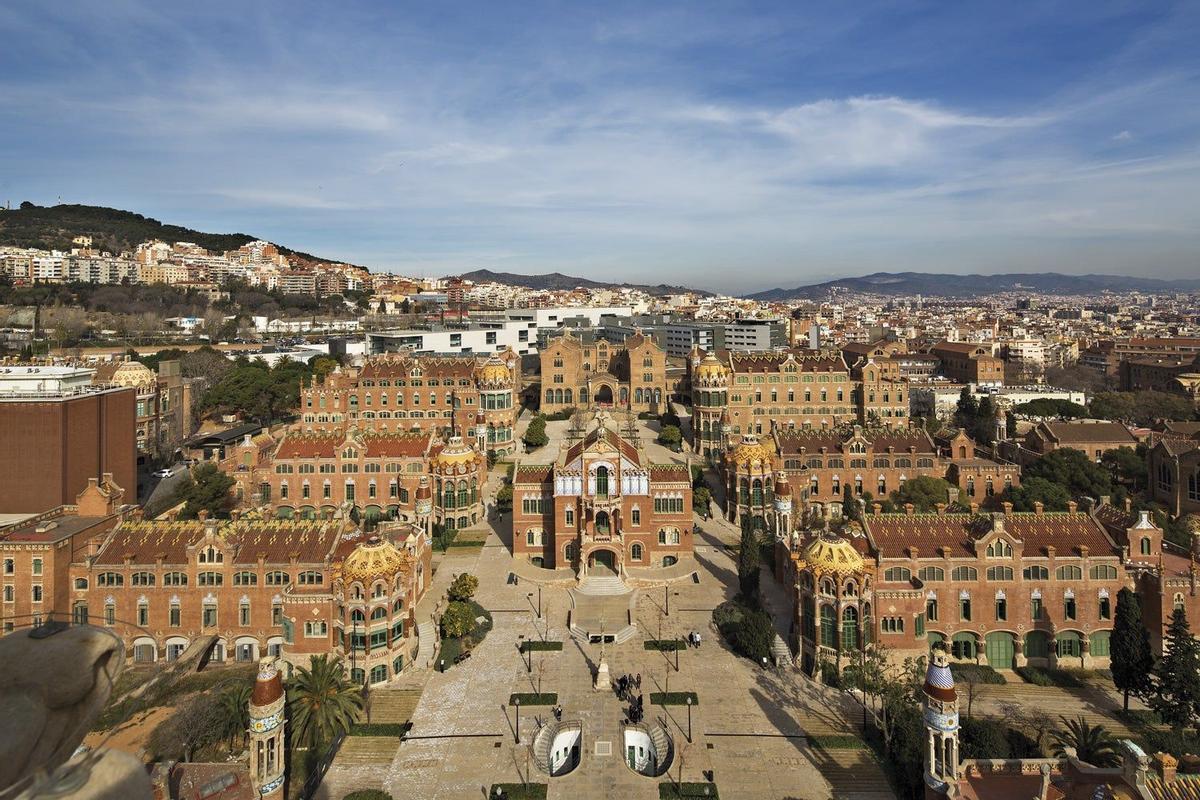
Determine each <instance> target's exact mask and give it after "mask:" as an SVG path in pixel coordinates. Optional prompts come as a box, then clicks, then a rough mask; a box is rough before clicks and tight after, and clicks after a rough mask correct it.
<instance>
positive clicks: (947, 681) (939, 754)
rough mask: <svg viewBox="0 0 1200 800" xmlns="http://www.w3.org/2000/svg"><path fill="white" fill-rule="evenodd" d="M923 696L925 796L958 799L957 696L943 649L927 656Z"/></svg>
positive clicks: (934, 649) (933, 799)
mask: <svg viewBox="0 0 1200 800" xmlns="http://www.w3.org/2000/svg"><path fill="white" fill-rule="evenodd" d="M924 695H925V714H924V718H925V735H926V746H925V797H926V798H928V800H941V798H950V797H958V796H959V789H958V777H959V775H958V693H957V692H956V691H955V690H954V676H953V675H952V674H951V673H950V660H949V658H948V657H947V656H946V650H945V648H944V647H940V646H937V645H935V646H934V647H933V649H932V650H931V651H930V653H929V668H928V669H927V670H926V671H925V688H924Z"/></svg>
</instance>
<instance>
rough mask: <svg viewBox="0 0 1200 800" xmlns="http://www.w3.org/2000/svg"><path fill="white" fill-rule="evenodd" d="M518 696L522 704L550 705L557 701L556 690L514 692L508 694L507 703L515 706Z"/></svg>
mask: <svg viewBox="0 0 1200 800" xmlns="http://www.w3.org/2000/svg"><path fill="white" fill-rule="evenodd" d="M518 697H519V698H521V705H523V706H552V705H554V704H555V703H557V702H558V692H542V693H541V694H538V693H537V692H514V693H513V694H510V695H509V696H508V704H509V705H510V706H515V705H516V704H517V702H516V701H517V698H518Z"/></svg>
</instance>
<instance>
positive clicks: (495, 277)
mask: <svg viewBox="0 0 1200 800" xmlns="http://www.w3.org/2000/svg"><path fill="white" fill-rule="evenodd" d="M458 277H460V278H462V279H463V280H467V281H473V282H475V283H502V284H504V285H505V286H521V287H524V288H526V289H538V290H545V291H553V290H566V291H570V290H571V289H576V288H583V289H617V288H621V287H624V288H628V289H638V290H640V291H643V292H645V293H646V294H650V295H656V296H661V295H667V294H680V293H681V292H695V293H696V294H698V295H701V296H704V297H711V296H712V292H706V291H703V290H701V289H689V288H687V287H686V286H670V285H668V284H665V283H660V284H657V285H654V286H650V285H648V284H644V283H606V282H604V281H594V280H591V279H589V278H576V277H573V276H571V275H563V274H562V273H561V272H551V273H548V274H546V275H519V274H517V273H515V272H492V271H491V270H490V269H477V270H475V271H474V272H466V273H463V274H462V275H459V276H458Z"/></svg>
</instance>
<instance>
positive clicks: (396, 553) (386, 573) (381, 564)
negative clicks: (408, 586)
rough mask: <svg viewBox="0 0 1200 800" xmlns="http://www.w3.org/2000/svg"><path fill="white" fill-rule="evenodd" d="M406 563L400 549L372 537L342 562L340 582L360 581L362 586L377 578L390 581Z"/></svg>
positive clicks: (383, 540) (376, 537) (384, 540)
mask: <svg viewBox="0 0 1200 800" xmlns="http://www.w3.org/2000/svg"><path fill="white" fill-rule="evenodd" d="M407 563H408V559H407V558H406V557H405V555H404V553H403V552H401V551H400V548H398V547H396V545H394V544H392V543H391V542H389V541H387V540H386V539H381V538H380V537H378V536H372V537H370V538H369V539H367V541H365V542H363V543H362V544H360V545H359V546H358V547H356V548H354V552H352V553H351V554H350V555H348V556H346V560H345V561H343V562H342V580H343V581H345V582H346V583H351V582H353V581H360V582H361V583H363V584H364V585H365V584H369V583H371V582H372V581H375V580H377V579H379V578H383V579H385V580H388V581H390V580H392V578H394V577H395V576H396V573H397V572H400V571H401V570H403V569H404V567H405V566H406V564H407Z"/></svg>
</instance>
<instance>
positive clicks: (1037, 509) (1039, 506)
mask: <svg viewBox="0 0 1200 800" xmlns="http://www.w3.org/2000/svg"><path fill="white" fill-rule="evenodd" d="M1045 510H1046V504H1045V503H1043V502H1042V501H1041V500H1034V501H1033V513H1035V514H1037V515H1038V516H1039V517H1040V516H1041V515H1042V513H1043V512H1044V511H1045Z"/></svg>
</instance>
